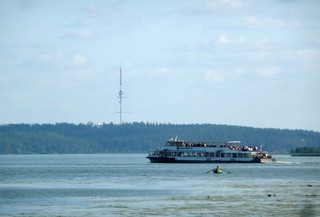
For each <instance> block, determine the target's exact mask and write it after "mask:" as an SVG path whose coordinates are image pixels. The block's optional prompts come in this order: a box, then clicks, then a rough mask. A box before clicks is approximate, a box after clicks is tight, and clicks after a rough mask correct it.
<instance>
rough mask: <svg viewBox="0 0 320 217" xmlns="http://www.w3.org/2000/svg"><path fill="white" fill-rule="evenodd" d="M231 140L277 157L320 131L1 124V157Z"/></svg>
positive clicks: (313, 142)
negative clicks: (179, 141) (175, 140)
mask: <svg viewBox="0 0 320 217" xmlns="http://www.w3.org/2000/svg"><path fill="white" fill-rule="evenodd" d="M177 136H178V138H179V139H184V140H205V141H230V140H240V141H242V144H246V145H252V146H258V147H260V145H263V149H264V150H267V151H269V152H272V153H289V152H290V151H291V150H292V149H295V148H297V147H319V146H320V133H319V132H314V131H305V130H281V129H262V128H252V127H241V126H229V125H215V124H186V125H176V124H150V123H126V124H122V125H117V124H112V123H110V124H103V125H94V124H92V123H90V124H78V125H75V124H68V123H58V124H32V125H30V124H9V125H0V154H52V153H58V154H67V153H146V152H148V150H149V149H151V148H156V147H160V146H162V145H164V143H165V141H166V140H168V139H170V138H175V137H177Z"/></svg>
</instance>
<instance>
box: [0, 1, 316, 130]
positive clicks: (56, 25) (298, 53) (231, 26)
mask: <svg viewBox="0 0 320 217" xmlns="http://www.w3.org/2000/svg"><path fill="white" fill-rule="evenodd" d="M319 11H320V1H318V0H301V1H300V0H269V1H268V0H266V1H256V0H248V1H246V0H213V1H210V0H207V1H201V0H193V1H192V0H190V1H186V0H179V1H178V0H163V1H158V0H157V1H156V0H148V1H147V0H146V1H143V0H132V1H129V0H128V1H106V0H104V1H99V0H92V1H90V0H86V1H81V0H77V1H71V0H70V1H65V0H61V1H59V0H57V1H52V0H50V1H46V0H21V1H17V0H0V28H1V32H0V124H7V123H56V122H71V123H80V122H82V123H87V122H88V121H93V122H95V123H102V122H105V123H110V122H114V123H118V122H119V114H117V113H116V112H117V111H118V110H119V101H118V99H117V96H118V92H119V70H120V65H121V66H122V73H123V93H124V96H126V97H127V98H125V99H124V100H123V110H124V111H126V112H128V113H125V114H123V120H124V121H125V122H141V121H144V122H158V123H176V124H181V123H186V124H189V123H212V124H228V125H241V126H253V127H264V128H270V127H271V128H289V129H308V130H316V131H320V13H319Z"/></svg>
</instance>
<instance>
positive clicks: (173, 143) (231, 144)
mask: <svg viewBox="0 0 320 217" xmlns="http://www.w3.org/2000/svg"><path fill="white" fill-rule="evenodd" d="M166 146H167V147H177V148H189V147H201V148H227V149H230V150H238V151H258V148H257V147H251V146H242V145H241V142H240V141H228V142H204V141H184V140H169V141H167V142H166Z"/></svg>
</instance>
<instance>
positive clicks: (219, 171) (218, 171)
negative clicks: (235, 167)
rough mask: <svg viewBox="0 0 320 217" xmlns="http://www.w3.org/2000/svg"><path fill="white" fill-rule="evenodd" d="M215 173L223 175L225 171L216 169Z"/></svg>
mask: <svg viewBox="0 0 320 217" xmlns="http://www.w3.org/2000/svg"><path fill="white" fill-rule="evenodd" d="M213 172H214V173H223V171H222V170H216V169H215V170H213Z"/></svg>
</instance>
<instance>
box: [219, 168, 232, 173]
mask: <svg viewBox="0 0 320 217" xmlns="http://www.w3.org/2000/svg"><path fill="white" fill-rule="evenodd" d="M221 170H222V171H224V172H227V173H231V172H229V171H227V170H223V169H221Z"/></svg>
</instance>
